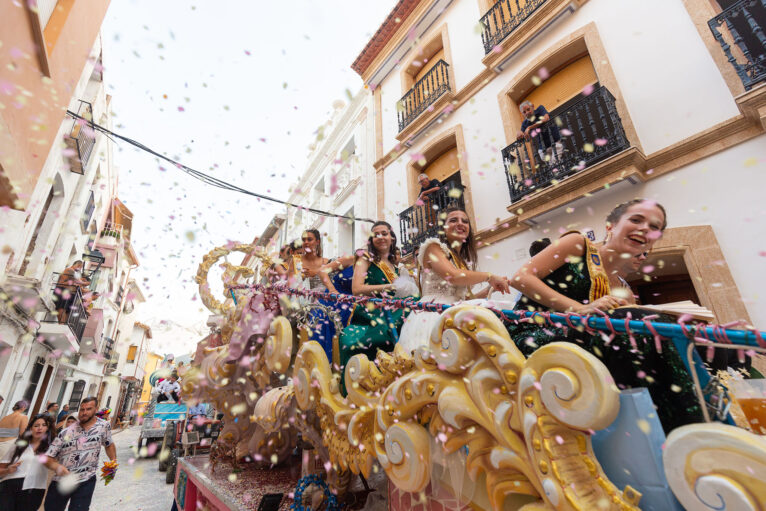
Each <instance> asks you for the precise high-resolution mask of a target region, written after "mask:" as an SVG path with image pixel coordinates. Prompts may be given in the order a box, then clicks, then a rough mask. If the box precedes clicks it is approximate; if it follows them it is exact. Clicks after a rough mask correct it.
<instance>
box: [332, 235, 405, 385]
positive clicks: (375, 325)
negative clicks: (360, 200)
mask: <svg viewBox="0 0 766 511" xmlns="http://www.w3.org/2000/svg"><path fill="white" fill-rule="evenodd" d="M396 253H397V250H396V235H395V234H394V233H393V231H392V229H391V226H390V225H389V224H388V223H387V222H375V224H373V226H372V234H371V236H370V239H369V241H368V243H367V251H366V252H365V253H364V254H363V255H362V256H358V257H357V259H356V263H355V264H354V276H353V278H352V281H351V290H352V292H353V294H355V295H357V296H359V295H362V296H371V297H375V298H391V297H393V296H394V293H395V291H396V287H395V285H394V281H395V280H396V279H397V277H398V276H399V270H398V268H397V263H398V261H397V258H396ZM403 312H404V311H403V310H402V309H391V308H387V307H384V306H382V305H380V304H367V305H355V306H354V311H353V313H352V314H351V320H350V324H349V325H348V326H346V328H344V329H343V333H342V334H341V336H340V342H339V345H340V366H341V367H340V369H341V373H342V372H343V371H344V370H345V366H346V363H347V362H348V360H349V359H350V358H351V357H352V356H354V355H356V354H359V353H363V354H365V355H367V358H369V359H370V360H373V359H374V358H375V355H376V354H377V352H378V350H383V351H392V350H393V349H394V345H395V344H396V340H397V337H398V334H397V333H398V332H399V329H400V328H401V326H402V322H403V317H402V316H403Z"/></svg>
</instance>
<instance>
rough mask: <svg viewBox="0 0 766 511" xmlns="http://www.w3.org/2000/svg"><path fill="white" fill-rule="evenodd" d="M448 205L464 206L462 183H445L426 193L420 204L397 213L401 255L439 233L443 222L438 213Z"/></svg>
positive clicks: (411, 250) (408, 252)
mask: <svg viewBox="0 0 766 511" xmlns="http://www.w3.org/2000/svg"><path fill="white" fill-rule="evenodd" d="M450 206H460V207H465V200H464V198H463V186H462V185H459V184H455V183H447V184H445V185H443V186H442V187H441V188H440V189H439V191H438V192H436V193H432V194H430V195H428V196H427V198H426V199H425V200H424V201H423V204H422V205H421V204H415V205H414V206H410V207H409V208H407V209H405V210H404V211H402V212H401V213H400V214H399V235H400V239H401V240H402V254H403V255H407V254H410V253H412V252H413V251H414V250H415V248H416V247H418V246H420V244H421V243H423V241H425V240H426V239H428V238H433V237H435V236H437V235H438V234H439V230H440V229H441V223H443V219H442V218H441V215H440V213H441V212H442V211H444V210H446V209H447V208H448V207H450Z"/></svg>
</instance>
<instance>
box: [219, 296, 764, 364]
mask: <svg viewBox="0 0 766 511" xmlns="http://www.w3.org/2000/svg"><path fill="white" fill-rule="evenodd" d="M227 289H233V290H238V289H252V290H254V291H261V292H271V293H287V294H291V295H301V296H306V297H313V298H317V299H322V300H328V301H333V302H339V303H348V304H360V305H363V304H368V303H371V304H374V305H382V306H385V307H388V308H394V309H410V310H422V311H430V312H443V311H445V310H447V309H449V308H450V307H454V306H455V305H452V304H442V303H432V302H418V301H415V300H413V299H390V298H372V297H368V296H355V295H345V294H341V293H330V292H326V291H313V290H308V289H294V288H290V287H287V286H286V285H282V284H271V285H265V284H249V285H248V284H242V285H235V286H228V287H227ZM486 308H487V309H489V310H491V311H493V312H494V313H496V314H497V315H498V316H499V317H500V318H501V319H504V320H506V321H520V322H529V321H537V320H536V319H535V318H542V319H543V320H544V321H545V322H546V323H547V324H548V325H550V326H557V327H570V328H576V327H578V326H583V327H585V328H589V329H592V330H598V331H600V332H605V333H610V334H611V333H615V332H616V333H621V334H639V335H645V336H650V337H656V336H657V335H659V336H661V337H665V338H683V339H689V340H695V341H696V342H699V343H702V344H707V343H709V342H716V340H717V341H721V340H723V341H728V342H729V343H731V344H736V345H740V346H749V347H753V348H759V349H766V331H760V330H757V329H755V328H752V327H749V326H746V325H742V324H740V323H739V322H737V323H735V324H736V325H739V326H743V327H744V329H734V328H732V326H733V325H732V324H727V325H718V324H708V323H698V324H696V325H692V324H687V323H685V322H678V323H665V322H660V321H654V320H634V319H611V318H609V317H608V316H606V315H605V314H604V315H600V316H599V315H591V314H586V315H581V314H576V313H558V312H533V311H523V310H508V309H495V308H492V307H486Z"/></svg>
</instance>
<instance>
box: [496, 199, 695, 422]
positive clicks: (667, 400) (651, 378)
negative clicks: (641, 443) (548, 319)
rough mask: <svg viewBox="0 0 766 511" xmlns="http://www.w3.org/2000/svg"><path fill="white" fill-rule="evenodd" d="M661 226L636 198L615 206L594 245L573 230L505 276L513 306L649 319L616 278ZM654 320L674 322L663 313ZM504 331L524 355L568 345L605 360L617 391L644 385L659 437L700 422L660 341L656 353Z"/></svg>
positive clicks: (554, 332) (661, 217)
mask: <svg viewBox="0 0 766 511" xmlns="http://www.w3.org/2000/svg"><path fill="white" fill-rule="evenodd" d="M666 225H667V222H666V216H665V210H664V208H662V206H660V205H659V204H657V203H656V202H653V201H649V200H642V199H636V200H633V201H630V202H626V203H623V204H620V205H619V206H617V208H615V209H614V211H612V213H610V215H609V216H608V217H607V239H606V241H605V242H604V243H603V244H601V245H600V246H596V245H595V244H594V243H592V242H591V241H590V240H589V239H588V238H586V237H585V236H583V235H581V234H579V233H568V234H566V235H564V236H562V237H561V238H560V239H559V240H558V241H556V242H554V243H553V244H551V245H549V246H548V247H546V248H545V249H543V250H542V251H541V252H540V253H538V254H537V255H535V256H534V257H532V259H530V260H529V261H528V262H527V263H526V264H525V265H524V266H523V267H522V268H521V269H520V270H519V271H518V272H517V273H516V274H515V275H514V276H513V277H512V279H511V285H512V286H513V287H515V288H516V289H518V290H519V291H521V293H522V294H523V295H524V296H522V298H521V300H519V302H518V304H517V306H516V308H517V309H519V310H529V311H551V312H572V313H576V314H582V315H585V314H594V313H597V311H602V312H606V313H608V314H609V316H610V317H612V318H614V319H624V318H625V315H626V314H627V312H630V314H631V317H632V318H633V319H641V318H642V317H645V316H647V315H650V314H651V315H654V314H656V313H654V312H647V311H645V310H641V309H639V308H630V305H635V299H634V297H633V294H632V292H631V291H630V289H629V288H626V287H625V286H626V284H625V281H624V280H623V279H622V276H624V275H626V274H628V273H630V271H631V269H632V268H631V265H634V264H635V263H636V261H637V260H638V258H639V257H640V256H641V254H644V253H646V252H647V251H648V250H650V249H651V247H652V245H654V243H655V242H656V241H657V239H659V238H660V237H661V236H662V231H663V230H664V229H665V227H666ZM618 308H619V309H618ZM655 321H663V322H673V320H672V318H669V317H663V316H661V317H659V318H655ZM508 331H509V333H510V335H511V338H512V339H513V340H514V342H515V343H516V345H517V346H518V347H519V349H520V350H521V351H522V352H523V353H524V354H525V355H527V356H529V355H531V354H532V352H534V350H535V349H537V348H538V347H540V346H543V345H545V344H548V343H550V342H556V341H567V342H572V343H574V344H577V345H579V346H580V347H582V348H584V349H586V350H587V351H589V352H591V353H592V354H594V355H596V356H597V357H598V358H599V359H600V360H601V361H602V362H604V364H605V365H606V366H607V368H608V369H609V371H610V373H611V374H612V377H613V378H614V380H615V383H616V384H617V385H618V387H620V388H632V387H646V388H648V390H649V393H650V394H651V396H652V400H653V401H654V404H655V406H656V407H657V414H658V416H659V418H660V421H661V422H662V426H663V428H664V429H665V431H666V432H669V431H670V430H672V429H674V428H676V427H678V426H681V425H684V424H689V423H694V422H702V421H703V416H702V410H701V408H700V404H699V402H698V400H697V397H696V394H695V392H694V386H693V382H692V379H691V376H690V375H689V372H688V371H687V370H686V367H685V366H684V364H683V361H682V359H681V357H680V355H679V353H678V351H677V350H676V348H675V346H674V345H673V343H671V342H663V343H662V350H661V351H658V350H657V349H656V345H655V342H654V339H653V338H652V337H646V336H641V335H634V336H633V339H632V340H631V338H630V337H629V336H627V335H613V336H612V337H611V338H610V337H609V336H606V337H605V336H604V335H602V334H600V333H596V334H589V333H587V332H585V331H581V330H580V329H576V328H556V327H552V326H548V325H546V326H542V325H539V324H537V323H534V322H532V323H519V324H516V325H511V326H510V327H509V328H508Z"/></svg>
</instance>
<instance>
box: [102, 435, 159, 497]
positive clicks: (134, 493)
mask: <svg viewBox="0 0 766 511" xmlns="http://www.w3.org/2000/svg"><path fill="white" fill-rule="evenodd" d="M140 431H141V428H140V427H139V426H133V427H131V428H128V429H124V430H121V431H118V432H117V433H113V434H112V435H113V439H114V442H115V444H117V461H118V463H119V464H120V465H119V468H118V469H117V475H116V476H115V478H114V480H113V481H112V482H111V483H109V486H104V482H103V481H101V480H100V479H99V481H98V483H97V484H96V491H95V492H94V493H93V501H92V503H91V506H90V508H91V510H93V511H117V510H123V509H125V510H131V511H133V510H135V511H170V508H171V506H172V505H173V485H172V484H166V483H165V472H160V471H159V470H157V465H158V460H157V456H156V455H155V456H153V457H151V458H138V459H136V454H135V451H134V448H135V446H136V445H138V434H139V432H140ZM101 457H102V459H106V456H105V455H104V453H103V451H102V453H101ZM131 460H133V462H132V463H131Z"/></svg>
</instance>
